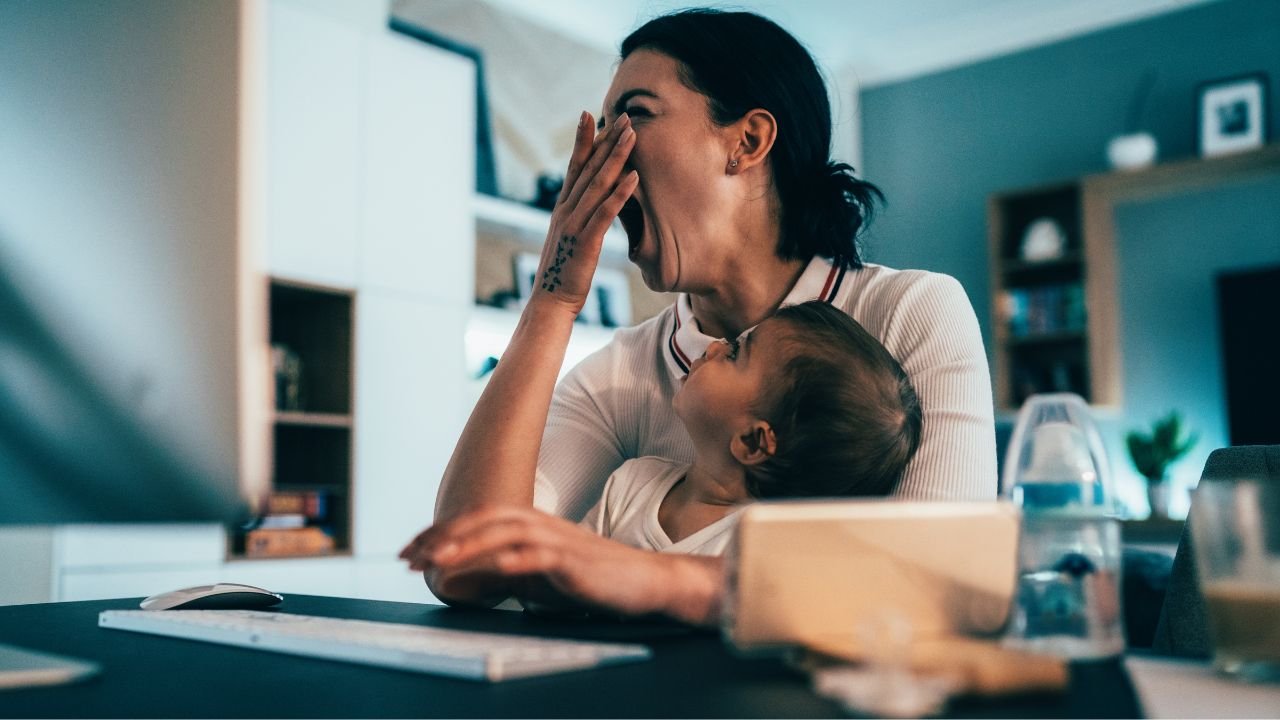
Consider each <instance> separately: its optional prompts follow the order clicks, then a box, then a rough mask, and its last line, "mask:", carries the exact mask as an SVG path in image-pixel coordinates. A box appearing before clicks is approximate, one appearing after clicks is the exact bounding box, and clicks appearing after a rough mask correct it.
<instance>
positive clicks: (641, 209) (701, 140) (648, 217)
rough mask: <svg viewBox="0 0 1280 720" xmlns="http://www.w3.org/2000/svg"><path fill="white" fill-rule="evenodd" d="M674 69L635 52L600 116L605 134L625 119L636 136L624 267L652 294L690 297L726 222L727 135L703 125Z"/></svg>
mask: <svg viewBox="0 0 1280 720" xmlns="http://www.w3.org/2000/svg"><path fill="white" fill-rule="evenodd" d="M678 69H679V64H678V63H677V62H676V61H675V60H674V59H673V58H671V57H670V56H668V55H664V54H662V53H660V52H656V51H653V50H645V49H641V50H636V51H635V52H633V53H632V54H631V55H629V56H628V57H627V59H626V60H623V61H622V64H621V65H619V66H618V72H617V73H616V74H615V75H614V77H613V84H612V85H611V86H610V87H609V92H608V94H607V95H606V96H605V103H604V111H603V113H602V114H601V121H602V122H603V123H604V127H605V128H608V127H609V126H610V124H612V123H613V122H614V121H615V120H617V118H618V116H619V115H620V114H621V113H623V112H625V113H627V115H629V116H630V117H631V122H632V126H633V127H634V128H635V131H636V140H635V147H634V148H633V149H632V151H631V157H630V159H629V160H628V167H629V168H633V169H635V170H636V171H637V172H638V173H639V175H640V183H639V186H638V187H637V188H636V191H635V194H634V195H633V196H632V198H631V200H629V201H628V202H627V205H626V207H624V208H623V210H622V213H621V214H620V219H621V221H622V226H623V228H624V229H625V230H626V232H627V240H628V246H629V254H630V257H631V261H632V262H634V263H635V264H636V265H637V266H638V267H639V268H640V272H641V274H642V275H643V276H644V281H645V284H646V285H648V286H649V287H650V288H651V289H653V290H656V291H659V292H668V291H672V290H693V289H696V286H697V284H698V283H700V282H701V281H702V280H701V278H703V277H706V275H707V271H708V270H711V269H712V268H713V267H714V265H715V263H714V256H713V252H714V246H715V240H716V238H718V235H717V233H716V231H717V228H718V229H719V234H720V235H724V234H725V230H726V228H730V227H732V222H731V221H732V219H733V218H732V207H733V203H732V202H731V201H730V200H731V197H732V196H731V195H729V190H730V186H729V184H728V183H727V182H726V173H725V168H726V167H727V165H728V162H729V160H730V158H731V153H732V151H733V149H734V147H735V142H734V139H733V136H732V130H730V129H726V128H721V127H718V126H717V125H715V123H713V122H712V121H711V117H710V114H709V109H708V106H707V98H706V97H705V96H704V95H702V94H700V93H698V92H697V91H694V90H691V89H689V88H688V87H686V86H685V85H684V83H682V82H681V81H680V78H679V76H678V74H677V73H678ZM708 263H710V264H711V266H712V267H708Z"/></svg>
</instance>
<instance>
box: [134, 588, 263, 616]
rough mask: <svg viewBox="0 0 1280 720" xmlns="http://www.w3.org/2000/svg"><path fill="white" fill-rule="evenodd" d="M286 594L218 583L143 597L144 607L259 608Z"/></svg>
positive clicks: (167, 608)
mask: <svg viewBox="0 0 1280 720" xmlns="http://www.w3.org/2000/svg"><path fill="white" fill-rule="evenodd" d="M283 600H284V597H282V596H280V595H277V594H276V593H273V592H271V591H270V590H263V589H262V588H260V587H254V586H252V585H237V584H236V583H218V584H217V585H199V586H196V587H189V588H183V589H181V590H171V591H169V592H164V593H160V594H159V595H152V596H151V597H149V598H147V599H146V600H143V601H142V605H141V606H140V607H141V608H142V609H143V610H258V609H261V608H265V607H271V606H272V605H278V604H280V603H281V602H282V601H283Z"/></svg>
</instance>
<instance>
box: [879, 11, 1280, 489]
mask: <svg viewBox="0 0 1280 720" xmlns="http://www.w3.org/2000/svg"><path fill="white" fill-rule="evenodd" d="M1148 69H1154V70H1156V71H1157V73H1158V79H1157V81H1156V85H1155V87H1154V89H1153V91H1152V93H1151V96H1150V98H1149V100H1148V103H1147V107H1146V111H1145V113H1144V115H1143V120H1142V124H1141V129H1143V130H1146V131H1148V132H1150V133H1151V134H1152V135H1154V136H1155V138H1156V140H1157V142H1158V144H1159V147H1160V151H1159V152H1160V160H1161V161H1165V160H1171V159H1180V158H1186V157H1190V156H1194V155H1195V154H1196V149H1195V148H1196V139H1195V133H1196V113H1197V107H1196V103H1197V99H1196V88H1197V85H1198V84H1200V83H1201V82H1204V81H1207V80H1214V79H1218V78H1223V77H1229V76H1233V75H1239V74H1242V73H1247V72H1256V71H1262V72H1265V73H1267V74H1268V76H1269V78H1270V83H1269V95H1270V107H1269V110H1270V112H1269V115H1270V117H1269V123H1270V126H1269V130H1270V138H1271V139H1272V141H1273V142H1274V141H1277V140H1278V138H1277V137H1276V136H1277V132H1278V130H1280V122H1278V121H1277V116H1278V115H1280V112H1278V110H1277V108H1278V107H1280V102H1277V97H1276V96H1277V92H1278V91H1280V2H1277V1H1275V0H1230V1H1227V2H1220V3H1210V4H1208V5H1203V6H1198V7H1195V8H1191V9H1189V10H1184V11H1180V12H1177V13H1172V14H1169V15H1164V16H1160V17H1157V18H1153V19H1150V20H1145V21H1141V22H1136V23H1132V24H1128V25H1123V26H1120V27H1116V28H1112V29H1108V30H1104V31H1101V32H1097V33H1092V34H1089V35H1086V36H1082V37H1079V38H1074V39H1071V40H1067V41H1064V42H1060V43H1056V44H1053V45H1048V46H1044V47H1040V48H1035V49H1032V50H1027V51H1024V52H1020V53H1016V54H1012V55H1006V56H1003V57H999V58H995V59H992V60H988V61H984V62H981V63H976V64H973V65H969V66H965V67H961V68H956V69H953V70H948V71H945V72H940V73H936V74H933V75H929V76H925V77H920V78H916V79H912V80H908V81H904V82H900V83H895V84H891V85H884V86H879V87H871V88H867V89H865V90H864V91H863V92H862V94H861V99H860V100H861V112H862V143H863V168H861V170H862V174H863V176H864V177H866V178H867V179H869V180H871V181H872V182H874V183H876V184H877V185H879V186H880V187H881V189H883V190H884V192H885V195H886V196H887V197H888V199H889V205H888V207H887V208H886V209H885V210H884V212H883V213H882V214H881V215H880V217H879V218H878V219H877V221H876V223H875V225H874V226H873V227H872V230H871V233H870V235H869V236H868V237H867V242H866V245H865V248H866V257H867V259H868V260H870V261H872V262H879V263H884V264H887V265H892V266H896V267H917V268H924V269H928V270H936V271H939V272H945V273H948V274H950V275H953V276H955V277H956V278H957V279H959V280H960V282H961V283H962V284H963V285H964V286H965V289H966V290H967V291H968V292H969V296H970V298H971V299H972V301H973V304H974V307H975V309H976V310H977V311H978V316H979V318H980V319H981V320H982V321H983V334H984V337H985V338H986V339H987V342H988V347H990V338H991V327H990V320H989V317H988V316H989V307H990V302H989V295H988V292H989V278H988V273H987V229H986V200H987V197H988V196H989V195H991V194H992V193H996V192H1001V191H1005V190H1009V189H1014V188H1020V187H1027V186H1036V185H1042V184H1046V183H1050V182H1055V181H1058V180H1066V179H1070V178H1074V177H1077V176H1080V175H1086V174H1091V173H1097V172H1103V171H1105V170H1106V169H1107V167H1106V160H1105V147H1106V144H1107V141H1108V140H1109V139H1110V138H1111V137H1113V136H1115V135H1118V134H1121V132H1122V131H1123V130H1124V129H1125V128H1124V123H1125V116H1126V113H1127V109H1128V107H1129V104H1130V101H1131V98H1132V96H1133V93H1134V90H1135V88H1136V87H1137V86H1138V84H1139V81H1140V79H1141V77H1142V75H1143V74H1144V72H1146V71H1147V70H1148ZM1116 259H1117V271H1118V277H1119V278H1120V287H1119V288H1118V302H1119V303H1120V309H1121V325H1120V329H1121V333H1122V337H1123V343H1124V345H1123V353H1124V364H1123V369H1124V407H1123V410H1122V413H1121V415H1120V416H1118V417H1116V416H1112V417H1103V418H1102V421H1103V429H1104V434H1105V435H1106V436H1107V444H1108V446H1109V448H1110V450H1111V456H1112V457H1111V461H1112V465H1113V469H1114V470H1116V474H1117V478H1118V479H1119V482H1120V484H1121V486H1122V487H1121V491H1122V493H1123V494H1124V495H1125V496H1126V498H1127V500H1128V502H1129V504H1130V505H1131V506H1133V507H1135V509H1141V506H1142V504H1143V502H1142V500H1141V487H1142V486H1141V483H1140V482H1139V480H1138V477H1137V475H1136V473H1134V472H1133V471H1132V468H1131V467H1130V465H1129V461H1128V458H1127V456H1126V455H1125V454H1124V451H1123V446H1122V442H1121V436H1122V434H1123V431H1124V430H1125V429H1128V428H1129V427H1133V426H1137V425H1141V424H1146V423H1147V422H1149V421H1150V420H1151V419H1153V418H1154V417H1155V416H1157V415H1159V414H1161V413H1163V412H1165V411H1167V410H1169V409H1174V408H1176V409H1178V410H1180V411H1182V412H1183V413H1184V414H1186V415H1187V418H1188V420H1189V421H1190V422H1191V424H1192V425H1193V426H1194V427H1195V429H1196V430H1198V431H1199V432H1200V435H1201V441H1200V443H1199V445H1198V446H1197V448H1196V449H1195V450H1194V451H1193V452H1192V454H1191V455H1190V456H1189V457H1188V458H1187V459H1186V460H1185V461H1184V462H1182V463H1180V464H1179V465H1176V466H1175V467H1174V474H1175V476H1176V477H1177V479H1179V480H1180V481H1183V482H1187V481H1191V480H1194V479H1195V478H1196V477H1197V476H1198V475H1199V468H1200V467H1201V466H1203V463H1204V459H1205V457H1206V456H1207V455H1208V453H1209V452H1210V451H1211V450H1212V449H1213V448H1215V447H1220V446H1224V445H1226V444H1227V428H1226V416H1225V410H1224V408H1223V397H1224V395H1223V383H1222V378H1221V364H1220V361H1219V348H1218V338H1219V334H1218V327H1217V316H1216V312H1217V311H1216V307H1215V299H1214V286H1213V277H1214V276H1215V274H1216V273H1217V272H1219V271H1221V270H1224V269H1241V268H1245V267H1251V266H1256V265H1265V264H1277V263H1280V178H1271V179H1268V180H1264V181H1257V182H1252V183H1246V184H1240V185H1236V186H1232V187H1227V188H1221V189H1218V190H1214V191H1212V192H1206V193H1202V194H1198V195H1194V196H1183V197H1178V198H1172V199H1167V200H1161V201H1158V202H1149V203H1143V204H1135V205H1128V206H1124V207H1122V208H1120V209H1119V211H1118V213H1117V248H1116ZM1278 312H1280V309H1278ZM1273 331H1274V330H1273Z"/></svg>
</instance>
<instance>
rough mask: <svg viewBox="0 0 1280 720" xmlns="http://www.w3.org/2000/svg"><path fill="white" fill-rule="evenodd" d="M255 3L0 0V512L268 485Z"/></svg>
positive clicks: (115, 507) (136, 511) (153, 507)
mask: <svg viewBox="0 0 1280 720" xmlns="http://www.w3.org/2000/svg"><path fill="white" fill-rule="evenodd" d="M244 12H245V10H244V7H243V6H242V3H239V2H234V1H230V0H222V1H219V2H204V1H203V0H179V1H175V2H169V1H166V2H149V3H138V2H136V1H135V0H106V1H95V2H74V1H68V0H38V1H34V0H33V1H28V0H12V1H6V2H0V525H15V524H48V523H69V522H100V521H129V522H152V521H157V522H158V521H165V522H173V521H234V520H236V519H237V518H241V517H244V516H245V514H246V513H247V509H248V504H249V503H248V501H249V500H250V499H251V498H253V497H256V496H257V495H258V494H260V488H262V487H264V485H265V481H266V479H267V477H268V473H269V457H268V456H267V455H266V452H268V451H267V450H265V448H269V439H268V438H269V435H268V434H267V433H268V429H267V428H268V426H267V424H266V423H267V419H268V413H269V403H270V400H269V395H270V393H269V391H268V389H267V388H268V386H267V379H266V378H267V376H268V372H269V371H268V367H267V360H266V358H267V349H266V348H267V340H266V331H265V324H266V312H265V299H264V298H265V287H266V284H265V280H264V279H263V278H262V276H261V274H260V273H256V272H255V269H254V268H255V263H254V261H253V256H254V255H255V253H254V252H253V248H254V244H253V243H254V241H255V240H256V238H255V233H254V228H255V227H256V226H255V225H254V224H253V221H252V218H251V217H250V216H251V214H252V210H253V206H254V205H255V203H258V202H259V201H258V199H257V198H256V196H253V195H251V194H250V192H249V191H251V190H252V189H254V182H253V178H251V177H249V174H250V173H251V172H252V171H253V162H252V158H251V156H250V155H249V154H248V151H249V150H250V149H251V146H252V145H253V142H252V140H253V137H254V133H255V132H257V130H256V125H255V124H254V121H252V120H251V118H250V114H249V113H248V112H246V110H247V108H246V103H248V102H250V101H251V99H252V93H250V92H246V87H248V85H249V81H250V80H251V78H249V77H247V76H246V75H245V72H244V68H245V67H246V66H247V63H245V62H243V59H244V58H243V55H244V53H245V52H246V51H247V48H246V47H245V42H244V39H245V37H246V34H245V27H246V23H245V22H244V19H243V18H242V13H244ZM251 393H258V394H259V395H260V396H261V397H260V398H256V397H253V396H252V395H251Z"/></svg>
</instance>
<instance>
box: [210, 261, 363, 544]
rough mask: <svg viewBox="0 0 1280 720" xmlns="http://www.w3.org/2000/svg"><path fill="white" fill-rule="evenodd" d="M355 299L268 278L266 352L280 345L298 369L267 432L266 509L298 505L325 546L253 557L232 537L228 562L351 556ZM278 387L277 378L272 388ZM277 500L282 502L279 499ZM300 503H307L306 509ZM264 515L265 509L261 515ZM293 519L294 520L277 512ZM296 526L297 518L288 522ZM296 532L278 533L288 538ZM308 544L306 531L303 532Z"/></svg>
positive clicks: (241, 537)
mask: <svg viewBox="0 0 1280 720" xmlns="http://www.w3.org/2000/svg"><path fill="white" fill-rule="evenodd" d="M354 303H355V296H354V293H352V292H351V291H348V290H342V289H337V288H327V287H321V286H317V285H310V284H306V283H295V282H292V281H288V280H281V279H273V280H272V281H271V290H270V306H271V309H270V335H271V344H272V346H273V348H275V347H278V346H280V345H283V346H285V347H287V348H288V349H289V350H290V351H291V352H292V353H293V354H294V355H295V356H296V358H297V360H298V363H299V365H300V366H301V373H300V386H301V387H300V391H301V392H300V393H298V397H297V402H296V403H295V404H293V405H292V406H289V407H280V405H281V404H282V402H283V401H284V394H283V393H281V392H279V391H277V393H276V401H277V408H276V414H275V422H274V424H273V428H272V455H273V458H274V459H273V464H272V498H273V500H272V503H273V504H278V505H280V506H287V505H289V504H291V503H295V502H296V503H298V504H300V505H302V506H303V507H306V508H310V509H307V510H305V511H304V512H302V513H301V514H302V515H304V516H305V527H306V528H320V529H322V530H323V532H324V533H325V534H326V535H328V536H329V537H330V538H331V539H332V546H331V547H318V546H317V545H316V543H315V542H310V543H307V542H303V538H302V537H296V538H289V537H285V536H280V538H279V539H280V540H282V541H284V542H281V543H280V544H279V545H280V547H284V546H288V545H290V544H292V543H291V542H290V541H291V540H295V539H296V540H297V541H298V542H297V543H296V544H297V546H298V547H300V548H308V549H299V550H297V551H282V550H279V549H275V550H271V551H255V550H254V549H253V548H252V547H250V544H251V542H252V540H253V538H252V537H250V535H251V533H250V532H248V531H240V532H236V533H234V534H233V538H232V543H231V552H232V557H234V558H237V559H239V558H244V557H252V558H267V557H308V556H331V555H345V554H349V553H350V552H351V522H352V521H351V510H352V508H351V503H350V497H351V478H352V436H353V430H354V421H353V417H352V377H354V367H353V366H354V359H353V351H352V348H353V345H352V341H353V338H354V332H353V330H354V328H353V317H354V307H353V306H354ZM281 382H282V381H281V380H280V379H279V378H277V384H279V383H281ZM281 496H288V498H287V500H282V499H281ZM303 499H310V503H309V504H308V503H306V502H304V501H303ZM268 512H269V513H270V507H269V508H268ZM278 514H285V515H297V514H298V513H292V512H290V513H278ZM295 519H296V518H295ZM295 529H296V528H278V529H276V530H273V532H281V533H287V532H291V531H293V530H295ZM307 532H308V533H309V534H310V536H311V540H312V541H314V540H315V539H316V537H317V536H316V534H315V532H314V531H313V530H309V531H307Z"/></svg>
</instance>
